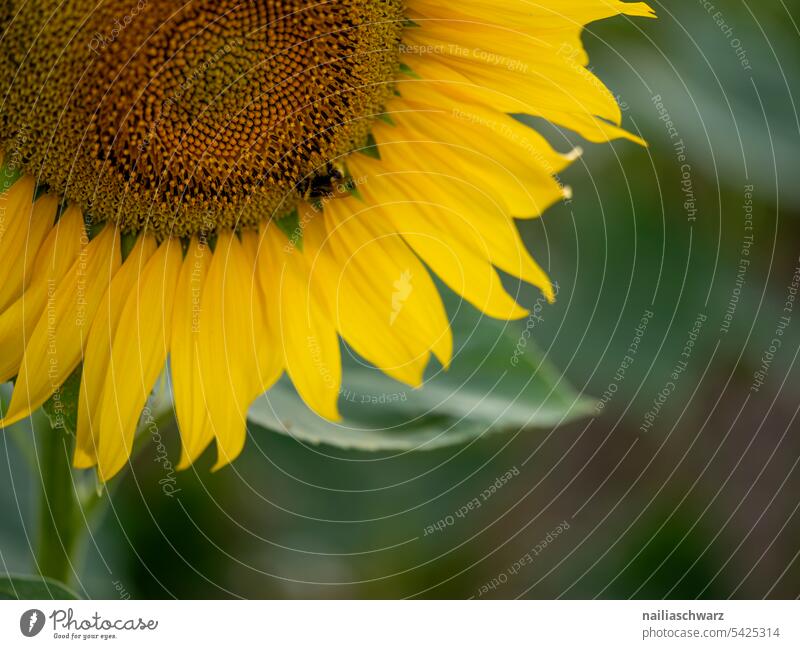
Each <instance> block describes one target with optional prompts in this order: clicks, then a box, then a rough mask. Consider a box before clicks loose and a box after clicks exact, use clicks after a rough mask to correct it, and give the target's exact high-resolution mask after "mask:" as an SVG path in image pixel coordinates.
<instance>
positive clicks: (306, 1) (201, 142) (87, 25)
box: [0, 0, 403, 236]
mask: <svg viewBox="0 0 800 649" xmlns="http://www.w3.org/2000/svg"><path fill="white" fill-rule="evenodd" d="M6 5H7V8H6V9H0V27H3V28H5V29H6V30H7V31H6V35H5V37H4V48H3V51H2V52H0V63H2V64H4V65H3V66H2V69H4V70H6V71H9V70H11V71H12V74H8V75H7V78H8V79H11V78H13V79H14V81H13V82H12V85H11V89H10V91H9V93H8V95H7V99H6V101H5V105H4V106H3V107H2V108H1V109H0V137H1V138H2V144H0V146H2V147H3V149H4V150H5V151H6V155H7V158H9V157H11V158H14V157H16V158H17V159H19V160H20V162H21V164H22V166H23V168H24V169H25V170H26V171H28V172H29V173H32V174H34V175H36V176H37V177H38V178H39V179H40V180H41V181H42V182H44V183H46V184H47V185H48V186H49V187H50V188H51V190H52V191H56V192H59V193H63V194H65V195H66V197H67V198H69V199H70V200H72V201H74V202H77V203H78V204H80V205H81V206H82V207H84V209H86V210H87V211H88V212H89V213H90V214H91V215H92V216H93V218H95V219H98V220H106V219H113V220H116V221H117V222H119V223H120V224H121V225H122V226H123V227H124V228H125V229H128V230H142V229H145V228H150V229H152V230H155V231H156V232H159V233H162V234H166V233H169V234H173V235H181V236H183V235H187V234H191V233H194V232H200V231H213V230H216V229H218V228H220V227H237V226H251V225H255V224H257V223H258V222H260V221H263V220H264V219H266V218H269V217H271V216H274V217H280V216H282V215H283V214H286V213H288V212H290V211H291V210H292V209H294V207H295V206H296V204H297V201H298V200H299V198H300V196H301V194H302V192H303V191H304V189H303V188H304V187H308V185H309V183H310V182H311V181H313V180H314V178H315V177H316V176H318V175H324V174H326V173H327V169H330V165H331V164H332V163H338V162H340V160H339V159H340V158H341V157H342V156H344V155H346V154H347V153H348V152H349V151H352V150H353V149H354V148H358V147H361V146H363V145H364V144H365V143H366V141H367V138H368V134H369V127H370V121H371V119H372V118H373V117H374V116H375V115H376V114H379V113H380V112H381V111H382V107H383V105H384V104H385V102H386V101H387V99H388V98H389V96H390V95H391V92H392V85H391V82H392V80H393V78H394V76H395V74H396V71H397V67H398V50H399V48H398V45H399V42H400V33H401V30H402V25H403V17H402V13H403V12H402V2H401V0H326V1H323V2H320V1H319V0H254V1H242V0H194V1H190V2H187V3H170V2H153V1H152V0H125V1H111V2H109V1H106V2H104V3H102V4H100V5H99V6H96V5H97V3H96V2H95V0H73V1H71V2H67V3H66V5H65V4H64V3H63V2H61V1H58V0H46V1H40V2H23V1H22V0H15V1H14V2H10V3H8V2H7V3H6ZM8 5H11V6H8ZM14 71H16V76H14V74H13V72H14Z"/></svg>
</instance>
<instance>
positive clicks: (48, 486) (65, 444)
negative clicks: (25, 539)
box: [36, 428, 82, 583]
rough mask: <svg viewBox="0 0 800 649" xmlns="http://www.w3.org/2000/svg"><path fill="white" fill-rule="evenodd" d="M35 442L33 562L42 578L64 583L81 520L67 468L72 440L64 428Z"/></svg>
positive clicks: (71, 478)
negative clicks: (37, 481)
mask: <svg viewBox="0 0 800 649" xmlns="http://www.w3.org/2000/svg"><path fill="white" fill-rule="evenodd" d="M39 439H40V456H39V457H40V467H41V474H40V476H41V485H42V492H41V498H40V502H39V547H38V550H37V553H36V555H37V556H36V561H37V564H38V567H39V572H40V573H41V574H42V576H44V577H51V578H52V579H56V580H58V581H60V582H62V583H66V582H67V581H68V580H69V577H70V574H71V572H72V556H73V552H74V551H75V548H76V546H77V540H78V534H79V532H80V529H81V520H82V518H81V515H80V504H79V503H78V497H77V493H76V485H75V481H74V480H73V475H72V467H71V466H70V457H71V455H72V453H71V447H72V436H71V435H70V434H69V433H67V432H66V431H65V430H64V428H51V429H50V430H46V431H44V434H43V435H40V436H39Z"/></svg>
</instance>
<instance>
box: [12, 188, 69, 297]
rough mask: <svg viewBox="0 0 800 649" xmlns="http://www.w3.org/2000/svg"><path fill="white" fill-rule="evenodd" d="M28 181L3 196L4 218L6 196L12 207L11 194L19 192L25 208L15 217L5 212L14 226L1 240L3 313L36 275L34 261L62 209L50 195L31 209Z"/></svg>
mask: <svg viewBox="0 0 800 649" xmlns="http://www.w3.org/2000/svg"><path fill="white" fill-rule="evenodd" d="M26 180H27V179H22V181H21V182H19V183H16V184H15V185H14V187H12V188H11V190H9V192H7V194H6V195H4V196H0V214H3V205H2V202H3V201H4V199H6V196H8V202H9V203H11V198H10V195H11V194H13V193H15V192H16V191H17V190H18V189H19V190H20V192H21V194H22V197H21V200H22V204H21V205H20V206H19V207H18V208H17V209H16V211H15V213H13V214H12V209H11V208H10V207H9V209H6V210H5V214H6V216H7V218H9V221H10V223H9V226H8V228H7V229H6V230H5V231H4V232H3V234H2V236H1V237H0V259H2V260H3V264H2V265H0V311H2V310H3V309H5V308H6V307H7V306H8V305H9V304H11V302H12V301H14V300H16V299H17V298H19V296H20V295H22V292H23V291H24V290H25V288H26V287H27V286H28V283H29V282H30V278H31V275H32V274H33V269H34V263H33V261H34V258H35V257H36V253H37V252H38V250H39V248H40V247H41V245H42V242H43V241H44V238H45V237H46V236H47V232H48V231H49V230H50V228H51V227H52V226H53V221H54V220H55V216H56V209H57V208H58V200H57V199H56V198H55V197H54V196H50V195H45V196H42V197H41V198H39V199H38V200H37V201H36V202H35V203H34V204H33V206H31V204H30V196H31V192H29V191H27V189H28V188H27V185H28V183H27V182H26ZM17 195H18V196H19V195H20V194H17ZM26 200H27V201H28V202H25V201H26ZM0 231H2V226H0Z"/></svg>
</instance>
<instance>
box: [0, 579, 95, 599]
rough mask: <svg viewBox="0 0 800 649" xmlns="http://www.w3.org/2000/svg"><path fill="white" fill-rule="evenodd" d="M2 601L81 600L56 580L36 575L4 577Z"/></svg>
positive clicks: (1, 587)
mask: <svg viewBox="0 0 800 649" xmlns="http://www.w3.org/2000/svg"><path fill="white" fill-rule="evenodd" d="M0 599H80V597H79V596H78V594H77V593H76V592H75V591H73V590H72V589H70V588H68V587H67V586H65V585H64V584H62V583H61V582H58V581H56V580H55V579H48V578H47V577H37V576H35V575H2V576H0Z"/></svg>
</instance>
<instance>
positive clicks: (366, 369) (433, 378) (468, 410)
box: [249, 304, 594, 451]
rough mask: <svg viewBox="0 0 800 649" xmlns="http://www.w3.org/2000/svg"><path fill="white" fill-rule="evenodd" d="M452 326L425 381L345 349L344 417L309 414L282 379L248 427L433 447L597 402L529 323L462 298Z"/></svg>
mask: <svg viewBox="0 0 800 649" xmlns="http://www.w3.org/2000/svg"><path fill="white" fill-rule="evenodd" d="M530 322H533V321H530ZM452 326H453V334H454V340H455V344H456V351H455V353H454V356H453V362H452V364H451V367H450V369H449V370H447V371H444V370H442V369H441V368H440V367H438V366H437V367H435V368H434V367H431V368H429V370H430V371H429V372H428V376H427V379H426V381H425V384H424V385H423V387H422V388H420V389H418V390H413V389H410V388H408V387H406V386H405V385H403V384H401V383H398V382H397V381H395V380H393V379H391V378H389V377H387V376H386V375H384V374H383V373H382V372H380V371H378V370H377V369H375V368H373V367H370V366H367V365H366V364H365V363H363V362H362V361H360V359H357V358H356V357H355V356H354V355H353V354H350V353H348V350H345V353H344V354H343V366H344V367H343V372H344V375H343V385H344V387H343V388H342V391H341V396H340V399H339V406H340V410H341V413H342V421H341V422H330V421H327V420H325V419H322V418H320V417H318V416H317V415H316V414H314V413H313V412H312V411H311V410H310V409H309V408H308V407H307V406H306V405H305V404H304V403H303V402H302V400H301V399H300V398H299V396H298V395H297V393H296V391H295V390H294V388H293V387H292V385H291V382H290V381H288V380H287V379H285V378H284V379H283V380H282V381H280V382H279V383H278V384H277V385H276V386H275V387H274V388H272V389H271V390H270V391H269V392H268V393H267V394H266V395H264V396H262V397H260V398H259V399H258V400H257V401H256V403H255V404H253V406H252V408H251V410H250V413H249V423H250V425H251V429H252V428H256V429H258V428H264V429H267V430H271V431H276V432H279V433H283V434H286V435H290V436H292V437H295V438H297V439H299V440H301V441H303V442H309V443H312V444H330V445H332V446H337V447H340V448H348V449H357V450H363V451H390V450H392V451H403V450H431V449H435V448H440V447H443V446H448V445H452V444H461V443H465V442H468V441H470V440H472V439H475V438H477V437H481V436H483V435H485V434H488V433H497V432H509V433H513V432H518V431H520V430H523V429H527V428H544V427H552V426H556V425H559V424H562V423H565V422H567V421H570V420H572V419H575V418H577V417H581V416H584V415H587V414H589V413H590V412H591V411H592V407H593V403H594V402H591V404H590V402H589V400H588V399H584V398H583V397H581V396H579V395H578V394H577V393H576V392H575V390H574V389H572V388H571V387H570V386H569V385H568V384H567V383H566V381H565V380H564V379H563V377H562V376H561V373H560V372H558V371H557V370H556V369H555V368H554V367H553V366H552V365H551V364H550V363H549V362H548V361H547V360H546V359H545V358H543V355H542V353H541V351H540V350H539V349H538V348H536V347H535V345H534V344H533V342H532V336H529V334H534V333H535V331H532V329H533V327H532V325H531V324H529V321H527V320H526V321H522V322H516V323H506V322H500V321H497V320H492V319H491V318H487V317H485V316H483V315H482V314H480V313H478V312H477V311H476V310H475V309H473V308H472V307H468V306H465V305H463V304H462V305H461V306H460V307H459V308H457V310H456V313H455V318H454V320H453V322H452ZM526 327H527V333H526V334H525V337H524V338H523V337H521V336H522V333H523V331H524V330H525V328H526Z"/></svg>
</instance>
